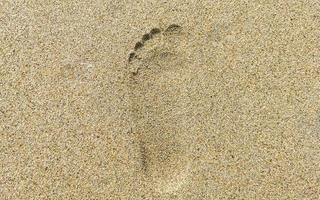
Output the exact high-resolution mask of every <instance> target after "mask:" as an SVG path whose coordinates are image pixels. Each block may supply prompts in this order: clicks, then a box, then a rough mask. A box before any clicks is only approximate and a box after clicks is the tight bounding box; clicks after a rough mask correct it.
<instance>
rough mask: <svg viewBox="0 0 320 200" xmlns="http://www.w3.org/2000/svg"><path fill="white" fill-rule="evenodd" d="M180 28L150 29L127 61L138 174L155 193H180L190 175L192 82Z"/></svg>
mask: <svg viewBox="0 0 320 200" xmlns="http://www.w3.org/2000/svg"><path fill="white" fill-rule="evenodd" d="M186 34H187V33H185V32H184V30H183V28H182V27H180V26H179V25H175V24H172V25H170V26H169V27H167V28H166V29H165V30H162V29H160V28H154V29H151V31H150V32H149V33H146V34H144V35H143V36H142V38H141V41H139V42H137V43H136V44H135V46H134V51H133V52H132V53H130V54H129V57H128V71H129V73H128V74H129V75H128V77H127V78H128V79H127V80H128V81H127V84H128V89H129V93H130V100H131V108H130V109H131V112H130V113H131V115H132V119H133V121H134V127H133V130H132V131H133V133H134V134H133V135H134V140H135V143H136V144H137V148H138V149H139V150H138V151H139V160H140V161H139V163H140V164H139V171H140V172H141V173H142V174H143V177H144V179H145V181H147V183H148V184H147V185H149V186H150V187H151V189H153V190H156V191H157V192H161V193H163V192H165V193H167V192H174V191H177V190H179V189H180V188H182V187H183V186H184V185H185V184H186V183H187V182H188V178H189V175H190V166H191V159H190V149H191V146H192V141H191V139H190V135H191V134H192V133H191V132H190V130H188V113H189V109H188V105H189V102H190V101H189V99H188V95H187V92H186V82H187V80H188V79H189V78H190V71H189V69H188V66H189V65H188V59H187V56H186V55H185V53H184V50H183V49H184V48H182V46H183V44H184V42H185V41H186V38H187V37H186Z"/></svg>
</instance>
